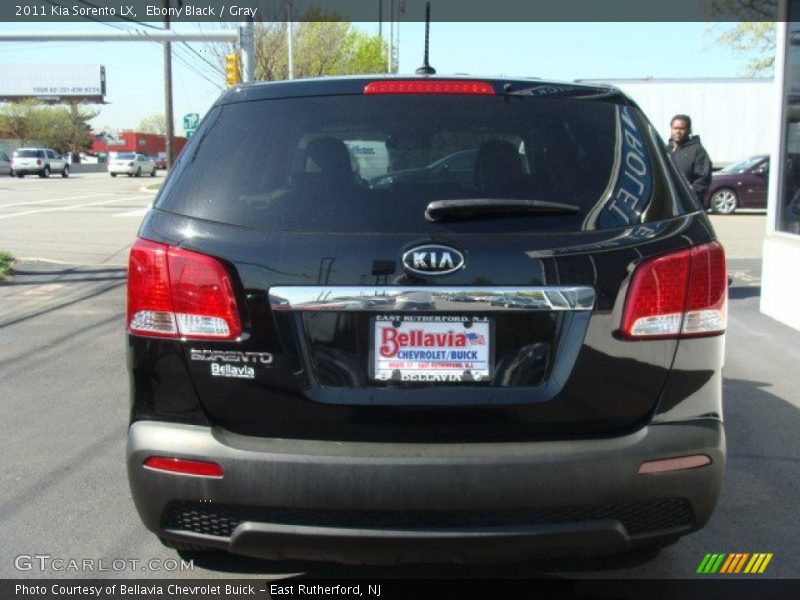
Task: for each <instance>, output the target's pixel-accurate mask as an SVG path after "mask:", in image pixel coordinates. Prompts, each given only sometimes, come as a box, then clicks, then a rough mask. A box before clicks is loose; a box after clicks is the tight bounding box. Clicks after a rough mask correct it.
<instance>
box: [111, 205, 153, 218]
mask: <svg viewBox="0 0 800 600" xmlns="http://www.w3.org/2000/svg"><path fill="white" fill-rule="evenodd" d="M148 210H150V207H149V206H145V207H144V208H137V209H136V210H129V211H128V212H121V213H117V214H115V215H111V216H112V217H143V216H145V215H146V214H147V211H148Z"/></svg>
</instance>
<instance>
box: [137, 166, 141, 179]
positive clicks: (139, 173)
mask: <svg viewBox="0 0 800 600" xmlns="http://www.w3.org/2000/svg"><path fill="white" fill-rule="evenodd" d="M141 176H142V167H139V168H138V169H136V177H141Z"/></svg>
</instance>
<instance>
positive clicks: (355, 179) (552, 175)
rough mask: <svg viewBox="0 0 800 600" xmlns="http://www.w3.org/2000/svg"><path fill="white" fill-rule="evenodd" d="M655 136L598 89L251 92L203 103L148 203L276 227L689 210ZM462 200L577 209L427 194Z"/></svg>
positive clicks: (603, 221) (565, 223) (475, 224)
mask: <svg viewBox="0 0 800 600" xmlns="http://www.w3.org/2000/svg"><path fill="white" fill-rule="evenodd" d="M659 143H660V142H658V141H657V136H656V135H655V134H654V133H653V132H652V130H651V128H650V126H649V125H648V124H647V122H646V121H645V120H644V119H642V118H641V116H640V114H639V113H638V110H637V109H635V108H633V107H630V106H620V105H617V104H613V103H610V102H603V101H596V100H592V101H589V100H580V99H571V98H569V99H564V98H559V99H553V98H535V97H519V96H517V97H509V96H447V95H398V96H396V95H385V96H381V95H377V96H352V95H341V96H315V97H303V98H283V99H267V100H255V101H248V102H241V103H234V104H228V105H223V106H218V107H216V108H214V109H212V112H211V113H209V115H208V116H207V117H206V119H205V120H204V122H203V124H202V125H201V128H200V130H198V132H197V134H195V139H193V140H192V143H191V145H190V146H189V148H187V151H186V152H184V153H183V154H182V156H181V159H180V161H179V164H178V165H177V168H176V171H175V174H174V175H173V177H172V178H171V179H170V180H169V182H168V184H167V186H166V187H165V189H164V190H163V192H162V193H161V195H160V197H159V200H158V201H157V203H156V206H157V208H159V209H162V210H167V211H170V212H175V213H179V214H184V215H188V216H192V217H197V218H202V219H208V220H212V221H219V222H223V223H229V224H234V225H241V226H246V227H253V228H259V229H265V230H273V231H342V232H348V231H374V232H401V231H419V232H435V231H437V230H442V229H445V230H448V231H464V232H470V231H473V232H494V231H527V230H530V231H536V230H545V229H546V230H549V231H553V230H564V231H570V230H571V231H576V230H583V229H597V228H611V227H623V226H630V225H637V224H640V223H643V222H646V221H648V220H652V219H654V218H660V217H664V216H673V215H674V214H679V213H681V212H683V210H684V209H682V208H681V203H679V202H676V201H669V202H667V201H665V200H664V199H663V196H664V193H665V190H668V189H670V190H672V192H671V193H672V194H673V195H674V194H681V193H684V192H682V191H681V190H677V191H676V190H675V189H674V187H673V186H669V185H667V184H665V175H664V169H665V166H664V162H663V157H661V156H660V155H659V151H657V150H656V149H655V147H656V144H659ZM462 199H476V201H477V199H516V200H520V199H522V200H534V201H543V202H556V203H560V204H566V205H569V206H570V207H574V208H575V210H574V211H573V212H572V213H571V214H568V213H565V214H530V215H528V214H516V213H515V214H502V215H497V214H493V215H482V216H480V217H479V218H475V217H469V218H458V219H451V220H444V221H442V222H432V221H431V220H430V219H426V216H425V213H426V207H428V205H429V203H431V202H433V201H437V200H462ZM654 204H657V205H658V208H657V209H655V210H654V208H653V206H654ZM682 205H683V206H685V203H684V204H682ZM664 206H666V207H667V209H666V212H667V214H664V210H665V209H664Z"/></svg>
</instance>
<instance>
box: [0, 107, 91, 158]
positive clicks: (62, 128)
mask: <svg viewBox="0 0 800 600" xmlns="http://www.w3.org/2000/svg"><path fill="white" fill-rule="evenodd" d="M97 114H98V111H96V110H89V109H85V108H83V107H80V106H78V105H77V104H70V105H68V106H46V105H44V104H41V103H40V102H37V101H36V100H23V101H21V102H13V103H9V104H5V105H3V106H2V107H0V130H2V131H5V132H8V133H9V134H11V136H12V137H13V138H15V139H17V140H19V143H20V146H28V145H31V144H34V143H36V144H41V145H43V146H46V147H48V148H53V149H55V150H58V151H59V152H62V153H65V152H72V153H73V154H77V153H79V152H82V151H84V150H86V149H88V148H90V147H91V145H92V138H91V134H90V131H91V128H90V127H89V124H88V121H89V120H90V119H93V118H94V117H96V116H97Z"/></svg>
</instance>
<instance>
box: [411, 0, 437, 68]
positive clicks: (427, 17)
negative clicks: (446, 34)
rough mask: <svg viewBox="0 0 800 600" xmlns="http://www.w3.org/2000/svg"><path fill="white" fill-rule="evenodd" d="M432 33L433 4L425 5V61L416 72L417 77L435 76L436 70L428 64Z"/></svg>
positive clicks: (427, 3)
mask: <svg viewBox="0 0 800 600" xmlns="http://www.w3.org/2000/svg"><path fill="white" fill-rule="evenodd" d="M430 31H431V3H430V2H426V3H425V60H424V61H423V63H422V66H421V67H420V68H419V69H417V70H416V74H417V75H435V74H436V69H434V68H433V67H432V66H430V65H429V64H428V40H429V38H430Z"/></svg>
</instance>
